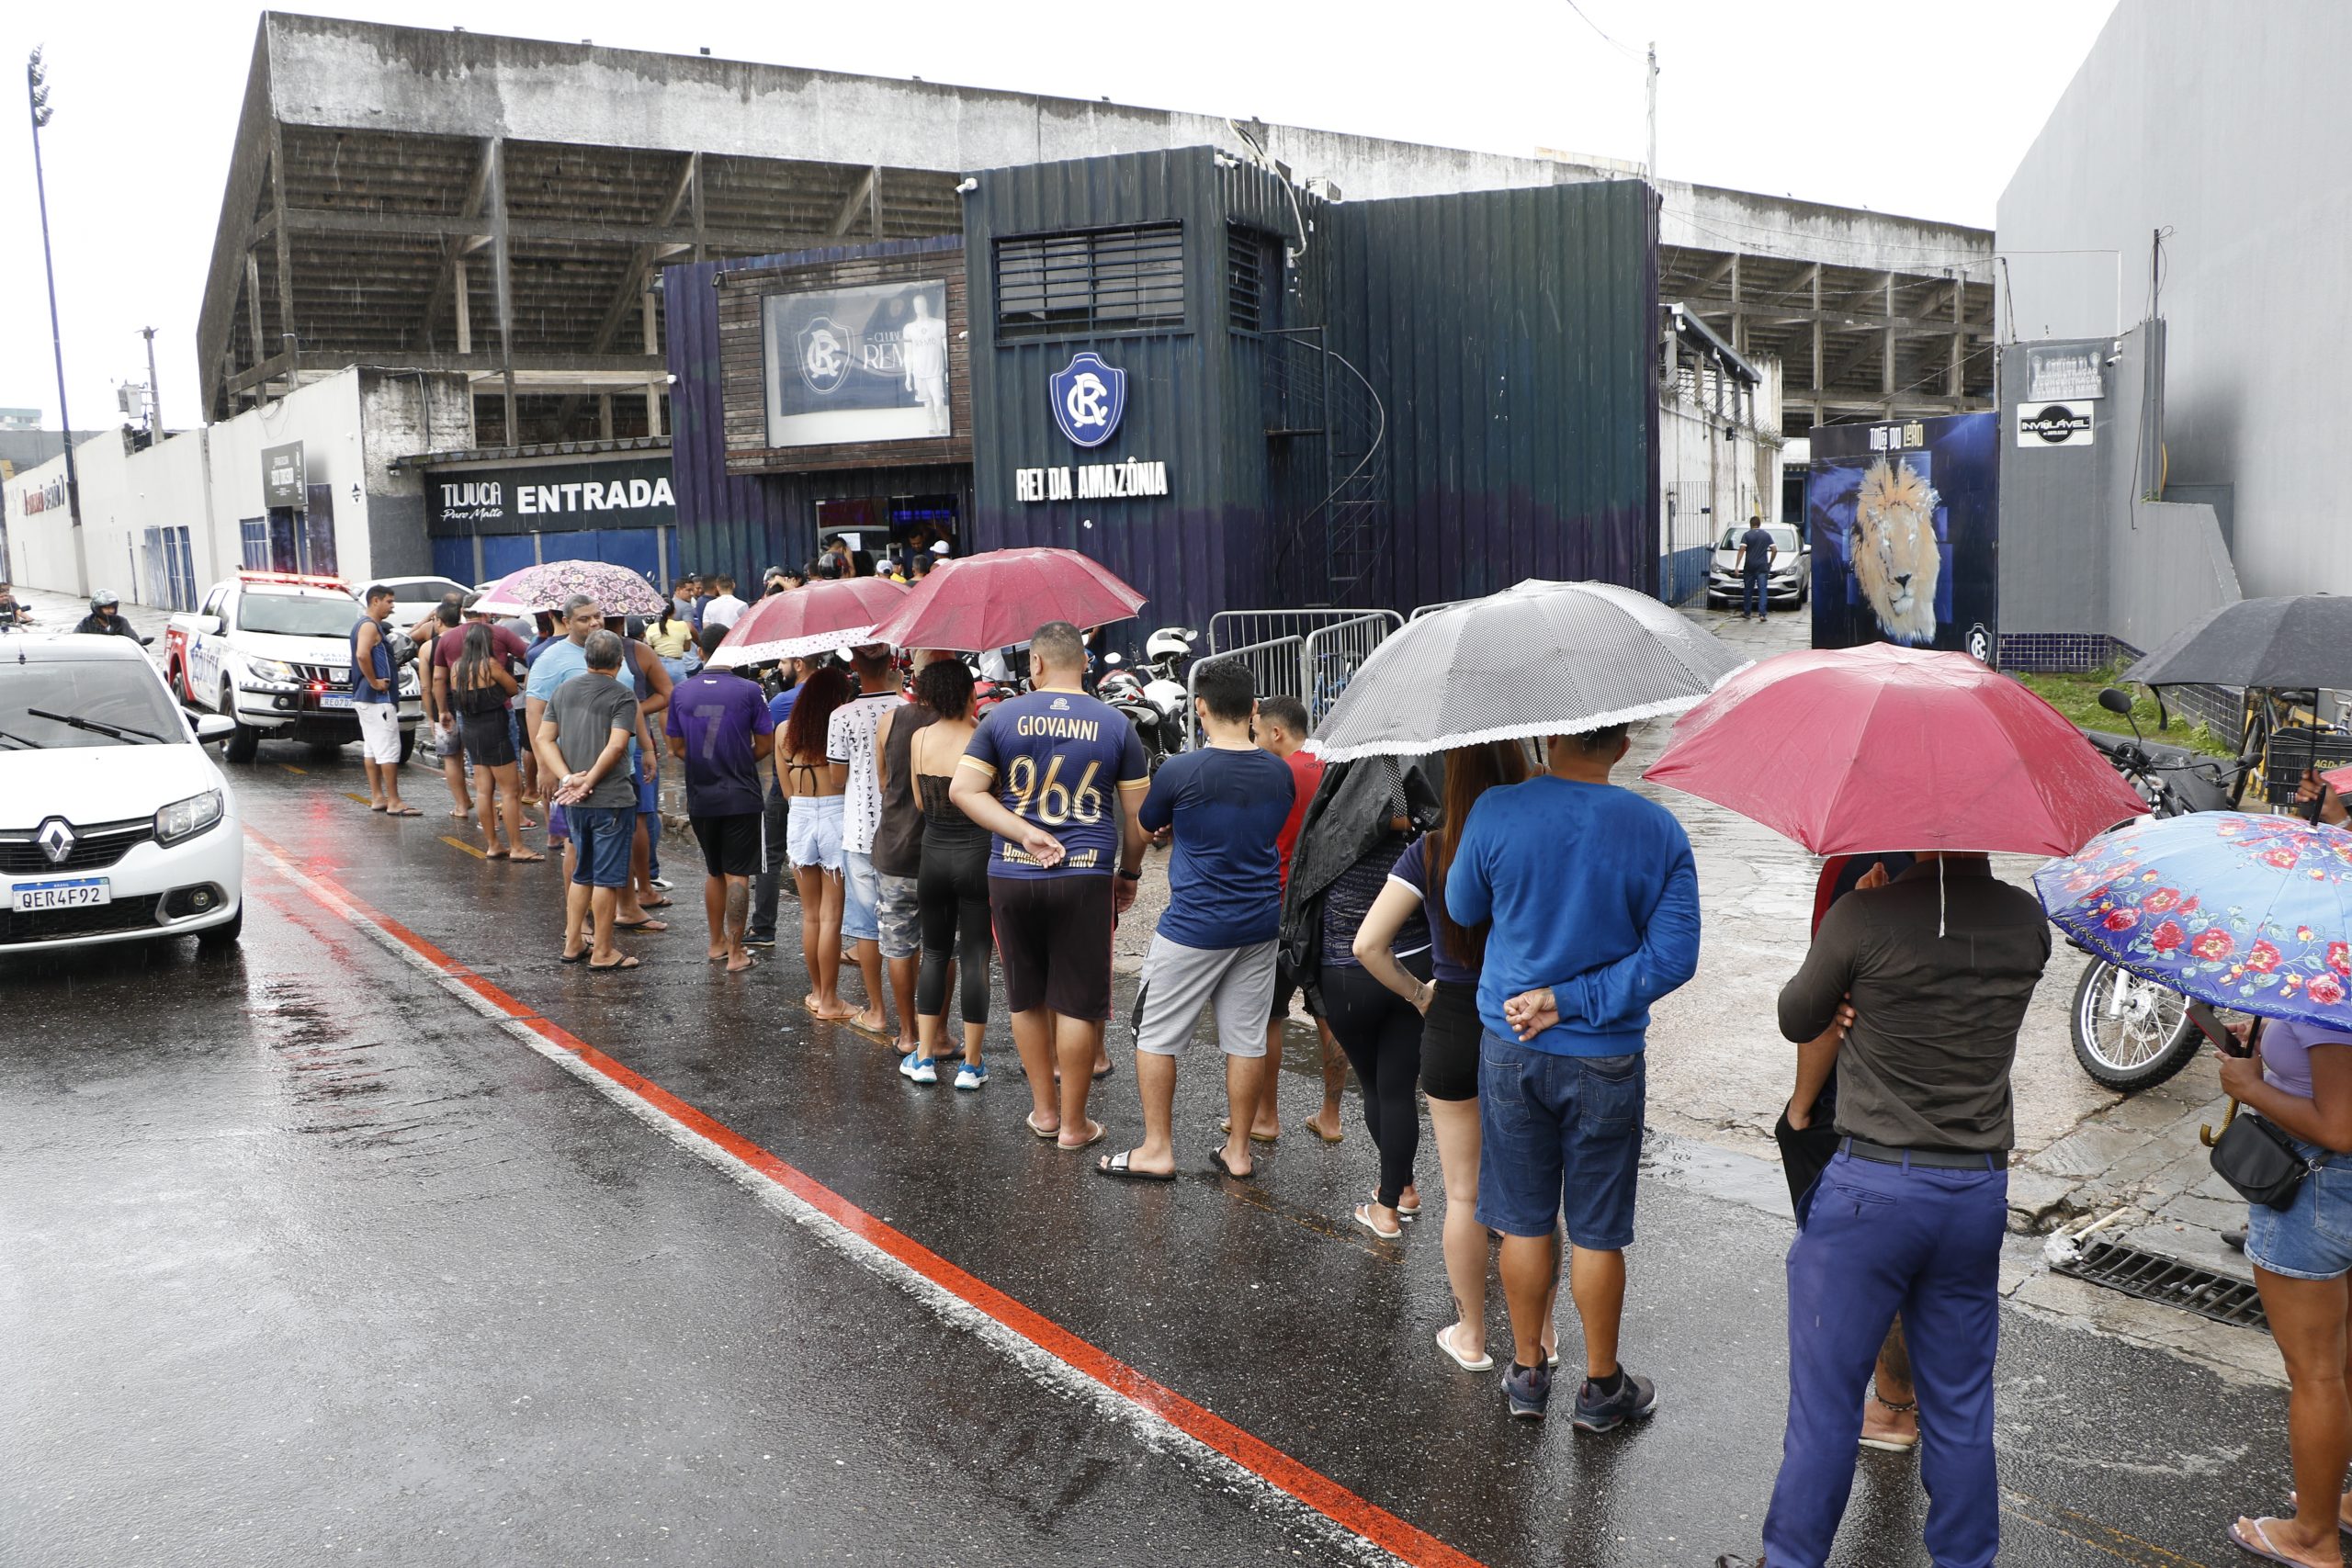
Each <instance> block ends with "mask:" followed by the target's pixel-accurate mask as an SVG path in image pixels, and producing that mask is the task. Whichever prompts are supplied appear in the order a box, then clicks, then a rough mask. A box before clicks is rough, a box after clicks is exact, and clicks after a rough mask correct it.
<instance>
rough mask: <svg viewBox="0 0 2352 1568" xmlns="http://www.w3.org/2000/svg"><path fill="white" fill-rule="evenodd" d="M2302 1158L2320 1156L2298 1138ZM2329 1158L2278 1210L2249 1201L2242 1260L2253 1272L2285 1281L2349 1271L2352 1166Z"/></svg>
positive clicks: (2326, 1277) (2351, 1263) (2329, 1277)
mask: <svg viewBox="0 0 2352 1568" xmlns="http://www.w3.org/2000/svg"><path fill="white" fill-rule="evenodd" d="M2295 1147H2296V1148H2297V1149H2299V1150H2300V1151H2301V1153H2302V1156H2303V1157H2304V1158H2305V1159H2311V1158H2312V1157H2314V1156H2325V1155H2326V1151H2324V1150H2323V1149H2322V1148H2320V1147H2319V1145H2316V1144H2306V1143H2303V1142H2301V1140H2298V1141H2297V1142H2296V1145H2295ZM2339 1160H2340V1156H2326V1157H2325V1159H2324V1163H2323V1164H2322V1165H2321V1166H2320V1168H2318V1169H2317V1170H2315V1171H2313V1172H2312V1173H2311V1174H2310V1175H2309V1176H2306V1177H2305V1178H2303V1180H2302V1185H2301V1186H2299V1187H2297V1188H2296V1189H2295V1201H2293V1202H2292V1203H2290V1204H2288V1205H2287V1207H2285V1208H2283V1209H2274V1208H2271V1207H2270V1206H2269V1205H2268V1204H2267V1203H2249V1204H2247V1205H2246V1211H2245V1258H2246V1261H2247V1262H2249V1263H2252V1264H2254V1265H2256V1267H2257V1268H2262V1269H2269V1270H2270V1272H2272V1273H2273V1274H2283V1275H2285V1276H2286V1277H2287V1278H2288V1279H2290V1280H2333V1279H2336V1278H2338V1277H2339V1276H2341V1275H2344V1274H2346V1273H2352V1163H2339Z"/></svg>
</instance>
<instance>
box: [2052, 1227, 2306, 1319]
mask: <svg viewBox="0 0 2352 1568" xmlns="http://www.w3.org/2000/svg"><path fill="white" fill-rule="evenodd" d="M2055 1267H2056V1269H2057V1270H2058V1272H2060V1273H2061V1274H2072V1275H2073V1276H2074V1277H2075V1278H2076V1279H2077V1280H2089V1281H2090V1282H2091V1283H2092V1284H2094V1285H2105V1286H2106V1287H2107V1288H2108V1289H2109V1290H2111V1291H2121V1292H2123V1293H2124V1294H2125V1295H2127V1296H2137V1297H2139V1298H2140V1299H2141V1300H2142V1301H2143V1302H2162V1303H2164V1304H2165V1305H2166V1306H2172V1307H2178V1308H2180V1309H2181V1310H2182V1311H2183V1312H2193V1313H2195V1314H2197V1315H2198V1316H2199V1317H2210V1318H2211V1319H2212V1320H2213V1321H2214V1322H2216V1323H2227V1324H2233V1325H2236V1326H2237V1327H2240V1328H2259V1329H2261V1330H2263V1331H2264V1332H2265V1333H2267V1332H2269V1329H2270V1320H2269V1319H2268V1318H2267V1317H2265V1316H2264V1315H2263V1313H2262V1298H2261V1296H2260V1295H2258V1294H2257V1293H2256V1291H2255V1288H2254V1285H2253V1282H2252V1281H2250V1280H2236V1279H2233V1278H2231V1277H2230V1276H2229V1275H2227V1274H2217V1273H2215V1272H2214V1271H2213V1270H2212V1269H2200V1268H2199V1267H2198V1266H2197V1265H2196V1264H2194V1263H2184V1262H2182V1261H2181V1260H2180V1259H2179V1258H2167V1257H2165V1255H2164V1254H2163V1253H2161V1252H2149V1251H2146V1250H2145V1249H2143V1248H2141V1247H2133V1246H2131V1244H2130V1243H2128V1242H2120V1241H2106V1240H2098V1239H2094V1240H2092V1241H2090V1242H2089V1243H2088V1244H2087V1245H2086V1246H2085V1247H2083V1249H2082V1250H2081V1251H2080V1252H2079V1253H2077V1254H2076V1255H2075V1257H2074V1258H2072V1259H2070V1260H2068V1261H2066V1262H2064V1263H2060V1264H2057V1265H2055Z"/></svg>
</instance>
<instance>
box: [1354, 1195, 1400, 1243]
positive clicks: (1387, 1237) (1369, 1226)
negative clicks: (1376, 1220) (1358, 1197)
mask: <svg viewBox="0 0 2352 1568" xmlns="http://www.w3.org/2000/svg"><path fill="white" fill-rule="evenodd" d="M1355 1221H1356V1224H1360V1225H1362V1226H1363V1228H1364V1229H1366V1230H1368V1231H1370V1232H1371V1233H1372V1234H1373V1235H1376V1236H1378V1237H1379V1238H1380V1239H1381V1240H1383V1241H1395V1240H1397V1238H1398V1237H1400V1236H1402V1235H1404V1234H1405V1227H1404V1226H1402V1225H1399V1226H1397V1228H1396V1229H1395V1230H1393V1231H1385V1230H1382V1229H1381V1228H1380V1227H1379V1226H1378V1225H1376V1224H1373V1223H1372V1205H1371V1204H1369V1203H1358V1204H1357V1205H1356V1207H1355Z"/></svg>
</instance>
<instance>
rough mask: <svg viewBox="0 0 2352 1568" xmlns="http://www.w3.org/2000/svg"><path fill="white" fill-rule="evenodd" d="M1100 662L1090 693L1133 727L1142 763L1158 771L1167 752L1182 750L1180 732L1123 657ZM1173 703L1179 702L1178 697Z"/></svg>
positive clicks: (1105, 657)
mask: <svg viewBox="0 0 2352 1568" xmlns="http://www.w3.org/2000/svg"><path fill="white" fill-rule="evenodd" d="M1103 666H1104V668H1103V676H1102V679H1101V680H1099V681H1097V682H1095V684H1094V694H1095V695H1096V696H1097V697H1099V698H1101V699H1102V700H1103V702H1105V703H1108V704H1109V705H1111V706H1112V708H1113V709H1114V710H1115V711H1116V712H1117V713H1119V714H1120V715H1121V716H1124V717H1125V719H1126V721H1127V722H1128V723H1129V724H1132V725H1134V726H1135V728H1136V737H1137V738H1138V739H1141V740H1142V741H1143V754H1144V761H1145V763H1146V764H1147V765H1148V767H1149V768H1150V769H1151V770H1152V771H1153V772H1154V773H1157V772H1159V764H1160V763H1161V762H1163V761H1167V759H1168V757H1169V754H1170V752H1173V751H1181V750H1183V746H1184V737H1183V731H1182V729H1181V728H1175V729H1171V728H1170V716H1169V714H1168V713H1167V712H1166V711H1165V710H1163V709H1162V708H1161V706H1160V705H1159V704H1158V703H1156V702H1154V701H1153V700H1152V697H1151V694H1150V688H1149V687H1148V686H1147V685H1146V684H1145V683H1144V680H1143V677H1142V676H1140V675H1138V674H1136V671H1134V670H1133V669H1131V668H1129V667H1128V665H1127V662H1126V660H1125V658H1123V657H1122V656H1121V655H1119V654H1115V653H1106V654H1104V655H1103ZM1157 683H1158V682H1155V684H1157ZM1179 690H1180V695H1179V697H1178V699H1177V700H1178V702H1179V703H1180V704H1181V703H1182V695H1181V688H1180V689H1179Z"/></svg>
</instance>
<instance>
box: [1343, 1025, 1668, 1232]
mask: <svg viewBox="0 0 2352 1568" xmlns="http://www.w3.org/2000/svg"><path fill="white" fill-rule="evenodd" d="M1335 1027H1336V1021H1335ZM1648 1083H1649V1077H1648V1072H1647V1065H1646V1064H1645V1062H1644V1061H1643V1059H1642V1055H1641V1053H1640V1052H1638V1051H1635V1052H1628V1053H1625V1054H1623V1055H1615V1056H1560V1055H1553V1054H1552V1053H1551V1052H1548V1051H1538V1050H1536V1049H1534V1048H1533V1047H1532V1046H1530V1045H1526V1044H1523V1043H1521V1042H1519V1041H1517V1040H1511V1039H1506V1038H1505V1037H1504V1036H1502V1035H1499V1034H1497V1033H1496V1032H1494V1031H1493V1030H1491V1029H1489V1030H1487V1032H1485V1035H1484V1037H1483V1038H1482V1039H1481V1040H1480V1041H1479V1044H1478V1136H1479V1148H1478V1223H1479V1224H1482V1225H1485V1226H1486V1227H1487V1229H1489V1230H1498V1231H1500V1232H1502V1233H1503V1234H1504V1235H1551V1234H1552V1227H1553V1225H1554V1224H1555V1222H1556V1221H1559V1220H1563V1219H1565V1220H1566V1225H1567V1232H1568V1242H1569V1245H1571V1246H1573V1247H1582V1248H1584V1249H1585V1250H1586V1251H1588V1252H1622V1251H1623V1250H1624V1248H1625V1247H1627V1246H1628V1245H1629V1244H1631V1243H1632V1241H1633V1239H1634V1188H1635V1185H1636V1183H1637V1181H1638V1179H1639V1178H1640V1173H1641V1165H1642V1113H1643V1111H1644V1109H1645V1106H1646V1105H1647V1103H1648Z"/></svg>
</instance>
